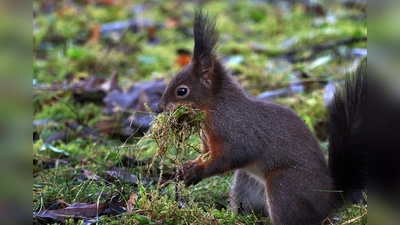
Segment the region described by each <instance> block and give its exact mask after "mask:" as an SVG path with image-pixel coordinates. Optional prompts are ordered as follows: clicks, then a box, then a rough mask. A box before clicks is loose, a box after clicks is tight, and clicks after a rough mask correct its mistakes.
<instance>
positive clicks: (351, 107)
mask: <svg viewBox="0 0 400 225" xmlns="http://www.w3.org/2000/svg"><path fill="white" fill-rule="evenodd" d="M366 139H367V62H366V60H365V61H363V62H362V63H361V64H360V66H359V67H358V69H357V70H356V72H355V73H354V74H348V75H347V76H346V78H345V83H344V85H342V86H341V87H340V88H338V90H337V92H336V94H335V96H334V99H333V101H332V103H331V105H330V106H329V170H330V172H331V175H332V178H333V182H334V188H335V190H342V191H343V197H344V199H345V200H348V201H351V202H359V201H360V200H363V198H362V194H361V193H362V191H363V190H364V189H366V185H367V184H366V183H367V144H366V141H367V140H366Z"/></svg>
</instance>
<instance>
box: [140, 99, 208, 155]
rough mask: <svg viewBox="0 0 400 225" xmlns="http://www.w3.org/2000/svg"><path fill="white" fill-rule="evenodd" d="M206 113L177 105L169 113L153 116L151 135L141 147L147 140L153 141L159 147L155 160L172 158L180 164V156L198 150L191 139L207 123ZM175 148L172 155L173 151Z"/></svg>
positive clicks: (146, 136) (142, 140)
mask: <svg viewBox="0 0 400 225" xmlns="http://www.w3.org/2000/svg"><path fill="white" fill-rule="evenodd" d="M205 118H206V116H205V113H204V112H202V111H200V110H196V109H193V108H190V107H189V106H188V105H176V106H174V107H172V108H171V109H169V110H168V111H167V112H164V113H161V114H159V115H158V116H154V115H153V120H154V121H153V125H152V127H151V129H150V133H149V134H148V135H145V136H144V137H143V138H142V139H141V140H140V141H139V142H138V145H139V146H140V145H141V143H142V142H144V141H145V140H148V139H151V140H152V141H154V142H155V143H156V145H157V151H156V153H155V154H154V157H153V159H156V158H158V157H162V158H165V157H167V156H172V158H174V159H175V160H174V161H175V162H176V163H179V161H180V160H177V159H178V156H177V155H178V154H181V153H183V154H186V150H187V149H197V147H195V146H194V145H193V143H192V141H189V139H190V138H191V137H192V136H196V135H199V133H200V132H201V130H202V128H203V124H204V121H205ZM170 148H173V149H174V150H175V151H173V153H172V154H174V155H172V154H171V151H168V150H169V149H170Z"/></svg>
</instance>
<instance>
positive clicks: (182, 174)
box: [175, 160, 198, 180]
mask: <svg viewBox="0 0 400 225" xmlns="http://www.w3.org/2000/svg"><path fill="white" fill-rule="evenodd" d="M197 164H198V163H197V162H196V161H194V160H193V161H188V162H185V163H183V164H182V165H181V166H180V167H179V168H177V169H176V171H175V174H176V178H177V179H178V180H184V179H185V174H186V173H187V171H188V170H189V169H190V168H193V167H194V166H196V165H197Z"/></svg>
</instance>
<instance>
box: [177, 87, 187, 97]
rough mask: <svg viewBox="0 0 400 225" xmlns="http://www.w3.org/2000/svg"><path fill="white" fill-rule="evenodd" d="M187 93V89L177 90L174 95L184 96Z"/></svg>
mask: <svg viewBox="0 0 400 225" xmlns="http://www.w3.org/2000/svg"><path fill="white" fill-rule="evenodd" d="M187 93H188V89H187V88H183V87H182V88H179V89H178V90H177V91H176V94H177V95H178V96H181V97H182V96H185V95H186V94H187Z"/></svg>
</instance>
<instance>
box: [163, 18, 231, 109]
mask: <svg viewBox="0 0 400 225" xmlns="http://www.w3.org/2000/svg"><path fill="white" fill-rule="evenodd" d="M193 31H194V51H193V57H192V60H191V62H190V64H189V65H187V66H186V67H184V68H182V70H181V71H179V72H178V74H176V75H175V77H174V78H173V79H172V80H171V82H170V83H169V85H168V86H167V88H166V89H165V91H164V93H163V95H162V97H161V100H160V102H159V104H158V109H159V110H160V111H161V112H162V111H164V110H168V109H170V108H171V107H172V106H174V105H177V104H180V105H190V107H192V108H194V109H200V110H205V109H207V106H208V104H210V103H211V102H212V97H213V95H215V93H216V92H217V91H218V84H219V78H220V76H221V75H222V73H224V68H223V65H222V63H221V62H219V60H218V58H217V56H216V53H215V50H214V47H215V44H216V43H217V39H218V34H217V33H216V31H215V19H212V20H211V19H209V17H208V16H207V15H204V14H203V13H202V12H201V11H200V12H196V16H195V20H194V28H193Z"/></svg>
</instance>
